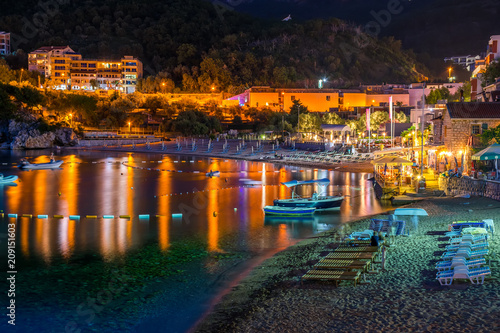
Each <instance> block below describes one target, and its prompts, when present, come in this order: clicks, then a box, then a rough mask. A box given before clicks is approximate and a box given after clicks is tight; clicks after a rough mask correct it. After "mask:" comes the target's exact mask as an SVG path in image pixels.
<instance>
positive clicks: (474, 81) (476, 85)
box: [471, 35, 500, 102]
mask: <svg viewBox="0 0 500 333" xmlns="http://www.w3.org/2000/svg"><path fill="white" fill-rule="evenodd" d="M499 44H500V35H494V36H491V37H490V41H489V42H488V47H487V50H486V57H485V58H484V59H479V60H476V68H475V69H474V71H473V72H472V77H471V100H473V101H474V100H478V101H483V102H484V101H485V100H484V96H483V88H482V86H481V84H482V73H483V72H484V71H485V70H486V68H487V67H488V65H489V64H491V63H492V62H494V61H498V60H499V59H500V45H499ZM493 83H494V82H488V84H493Z"/></svg>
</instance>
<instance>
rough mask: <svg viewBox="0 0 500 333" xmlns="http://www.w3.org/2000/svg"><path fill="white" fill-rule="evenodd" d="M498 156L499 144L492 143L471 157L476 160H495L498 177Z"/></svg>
mask: <svg viewBox="0 0 500 333" xmlns="http://www.w3.org/2000/svg"><path fill="white" fill-rule="evenodd" d="M499 158H500V144H498V143H494V144H492V145H491V146H489V147H487V148H485V149H483V150H481V151H480V152H478V153H476V154H474V155H472V159H473V160H476V161H491V160H495V170H496V173H495V174H496V176H495V178H498V159H499Z"/></svg>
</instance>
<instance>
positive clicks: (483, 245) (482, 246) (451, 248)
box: [446, 241, 489, 252]
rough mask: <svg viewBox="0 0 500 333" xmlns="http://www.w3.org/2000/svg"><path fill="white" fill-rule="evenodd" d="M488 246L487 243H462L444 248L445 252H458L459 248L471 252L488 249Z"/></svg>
mask: <svg viewBox="0 0 500 333" xmlns="http://www.w3.org/2000/svg"><path fill="white" fill-rule="evenodd" d="M488 246H489V244H488V242H483V243H477V244H472V242H470V241H463V242H461V243H459V244H454V245H448V246H446V251H448V252H450V251H458V250H459V249H460V248H468V249H471V250H473V251H474V250H481V249H485V248H488Z"/></svg>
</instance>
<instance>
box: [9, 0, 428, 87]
mask: <svg viewBox="0 0 500 333" xmlns="http://www.w3.org/2000/svg"><path fill="white" fill-rule="evenodd" d="M43 3H44V2H43V1H41V2H39V1H37V0H26V1H22V2H21V1H18V2H15V3H14V4H12V5H11V6H9V7H8V10H6V11H4V10H3V9H2V12H1V13H0V30H5V31H10V32H13V33H14V34H15V36H14V40H13V44H14V46H17V48H19V49H22V50H24V51H25V52H30V51H31V50H34V49H35V48H37V47H39V46H44V45H69V46H71V47H72V48H73V49H74V50H75V51H77V52H80V53H82V55H83V56H84V57H86V58H110V57H116V58H118V57H121V56H122V55H133V56H136V57H138V58H139V59H141V60H142V61H143V62H144V64H145V66H144V67H145V74H146V75H155V74H157V73H160V72H161V73H160V75H161V76H163V77H169V78H171V79H172V80H173V81H174V82H175V84H176V86H177V87H179V88H181V89H183V90H184V91H209V90H210V88H211V86H213V85H214V86H216V88H217V89H218V90H219V89H220V90H225V91H232V92H238V91H241V90H242V89H243V88H245V87H249V86H252V85H277V86H287V87H313V86H316V85H317V82H318V79H320V78H327V79H328V82H329V84H330V85H334V86H341V87H346V86H353V85H358V84H359V83H360V82H364V83H381V82H412V81H416V80H418V72H421V73H424V74H427V73H426V70H425V68H422V67H421V66H419V65H418V64H417V63H416V61H415V55H414V54H412V52H406V51H404V50H402V49H401V43H400V42H399V41H396V40H394V39H392V38H382V39H376V38H373V37H371V36H368V35H366V34H364V32H363V29H362V28H361V27H359V26H356V25H351V24H347V23H345V22H344V21H341V20H338V19H334V18H332V19H328V20H312V21H305V22H302V23H299V22H295V21H289V22H282V21H280V20H273V21H266V20H263V19H256V18H253V17H250V16H247V15H244V14H240V13H238V12H236V11H235V10H232V8H231V7H229V6H227V5H223V4H222V2H220V1H219V2H214V3H212V2H210V1H203V0H167V1H165V0H145V1H141V2H139V1H137V0H88V1H84V2H81V1H74V0H58V1H53V2H50V3H52V4H54V3H58V4H59V5H57V6H52V7H49V8H46V6H45V8H44V6H43V5H42V4H43ZM3 8H6V7H3Z"/></svg>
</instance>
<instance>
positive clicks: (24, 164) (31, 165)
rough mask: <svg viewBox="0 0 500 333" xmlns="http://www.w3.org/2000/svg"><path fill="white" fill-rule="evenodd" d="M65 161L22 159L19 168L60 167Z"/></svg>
mask: <svg viewBox="0 0 500 333" xmlns="http://www.w3.org/2000/svg"><path fill="white" fill-rule="evenodd" d="M63 162H64V161H55V160H54V161H50V162H49V163H30V162H28V161H26V160H24V161H21V163H20V164H19V169H23V170H39V169H58V168H59V167H60V166H61V164H63Z"/></svg>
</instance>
